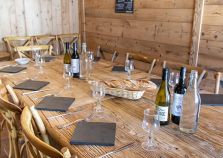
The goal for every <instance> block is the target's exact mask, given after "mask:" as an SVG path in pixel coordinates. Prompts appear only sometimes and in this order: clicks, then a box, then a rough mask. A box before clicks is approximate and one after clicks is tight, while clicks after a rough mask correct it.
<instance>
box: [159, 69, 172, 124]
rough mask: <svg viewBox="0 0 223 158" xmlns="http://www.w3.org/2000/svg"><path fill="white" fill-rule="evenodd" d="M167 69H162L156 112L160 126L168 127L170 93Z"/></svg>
mask: <svg viewBox="0 0 223 158" xmlns="http://www.w3.org/2000/svg"><path fill="white" fill-rule="evenodd" d="M168 78H169V69H168V68H164V69H163V75H162V83H161V85H160V88H159V91H158V93H157V96H156V101H155V103H156V110H157V114H158V117H159V121H160V125H168V124H169V121H170V91H169V87H168Z"/></svg>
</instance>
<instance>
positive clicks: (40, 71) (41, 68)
mask: <svg viewBox="0 0 223 158" xmlns="http://www.w3.org/2000/svg"><path fill="white" fill-rule="evenodd" d="M44 63H45V58H44V57H43V56H42V55H40V56H39V73H41V74H42V73H44V71H43V64H44Z"/></svg>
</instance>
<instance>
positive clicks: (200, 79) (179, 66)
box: [163, 61, 207, 86]
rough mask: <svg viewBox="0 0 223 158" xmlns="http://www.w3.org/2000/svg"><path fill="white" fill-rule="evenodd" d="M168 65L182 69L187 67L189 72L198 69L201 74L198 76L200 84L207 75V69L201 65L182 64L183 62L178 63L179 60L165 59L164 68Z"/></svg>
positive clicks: (175, 68)
mask: <svg viewBox="0 0 223 158" xmlns="http://www.w3.org/2000/svg"><path fill="white" fill-rule="evenodd" d="M165 67H168V68H170V69H174V70H178V71H180V68H181V67H186V68H187V72H188V73H190V72H191V70H197V71H198V74H199V78H198V82H197V84H198V86H199V85H200V83H201V81H202V80H203V79H204V78H206V77H207V71H206V70H204V69H202V68H201V67H195V66H191V65H187V64H182V63H177V62H172V61H163V68H165Z"/></svg>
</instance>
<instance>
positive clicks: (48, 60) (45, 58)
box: [44, 56, 56, 62]
mask: <svg viewBox="0 0 223 158" xmlns="http://www.w3.org/2000/svg"><path fill="white" fill-rule="evenodd" d="M55 58H56V57H54V56H45V57H44V60H45V62H50V61H52V60H54V59H55Z"/></svg>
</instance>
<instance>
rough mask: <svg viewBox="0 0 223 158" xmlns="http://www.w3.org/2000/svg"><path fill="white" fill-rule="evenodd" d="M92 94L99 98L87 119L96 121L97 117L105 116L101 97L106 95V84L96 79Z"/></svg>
mask: <svg viewBox="0 0 223 158" xmlns="http://www.w3.org/2000/svg"><path fill="white" fill-rule="evenodd" d="M91 90H92V96H93V97H94V98H95V99H96V100H97V103H96V107H95V108H94V111H93V112H92V114H91V115H90V116H89V117H88V118H87V119H86V120H87V121H94V120H95V119H96V120H97V119H103V118H104V113H103V112H104V110H103V108H102V106H101V99H102V98H103V97H104V96H105V86H104V84H103V83H102V82H100V81H94V82H93V83H92V87H91Z"/></svg>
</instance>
